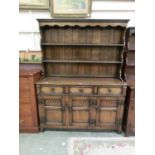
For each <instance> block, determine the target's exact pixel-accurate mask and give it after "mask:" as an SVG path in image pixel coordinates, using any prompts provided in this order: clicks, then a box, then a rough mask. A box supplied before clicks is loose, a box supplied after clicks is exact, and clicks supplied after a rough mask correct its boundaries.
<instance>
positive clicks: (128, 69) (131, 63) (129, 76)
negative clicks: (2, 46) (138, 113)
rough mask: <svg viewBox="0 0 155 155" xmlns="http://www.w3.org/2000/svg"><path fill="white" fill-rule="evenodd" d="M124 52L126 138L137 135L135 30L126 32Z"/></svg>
mask: <svg viewBox="0 0 155 155" xmlns="http://www.w3.org/2000/svg"><path fill="white" fill-rule="evenodd" d="M125 38H126V41H125V43H126V45H125V52H124V55H125V56H124V57H125V59H124V66H125V67H124V69H125V70H124V72H125V73H124V75H125V76H124V79H125V80H126V82H127V84H128V86H127V95H126V100H125V111H124V123H123V128H124V130H125V135H126V136H134V135H135V28H134V27H129V28H128V29H127V31H126V37H125Z"/></svg>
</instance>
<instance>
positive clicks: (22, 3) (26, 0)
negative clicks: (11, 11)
mask: <svg viewBox="0 0 155 155" xmlns="http://www.w3.org/2000/svg"><path fill="white" fill-rule="evenodd" d="M19 8H20V9H49V0H19Z"/></svg>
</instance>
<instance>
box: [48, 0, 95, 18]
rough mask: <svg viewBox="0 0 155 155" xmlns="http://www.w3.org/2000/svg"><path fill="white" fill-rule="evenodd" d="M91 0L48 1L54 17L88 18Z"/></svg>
mask: <svg viewBox="0 0 155 155" xmlns="http://www.w3.org/2000/svg"><path fill="white" fill-rule="evenodd" d="M91 7H92V0H50V11H51V15H52V16H54V17H88V16H90V15H91Z"/></svg>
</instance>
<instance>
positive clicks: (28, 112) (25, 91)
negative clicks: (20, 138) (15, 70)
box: [19, 69, 42, 132]
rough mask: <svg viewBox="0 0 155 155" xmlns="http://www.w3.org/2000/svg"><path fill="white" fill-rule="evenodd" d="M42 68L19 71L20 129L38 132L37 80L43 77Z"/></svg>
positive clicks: (21, 130)
mask: <svg viewBox="0 0 155 155" xmlns="http://www.w3.org/2000/svg"><path fill="white" fill-rule="evenodd" d="M41 73H42V72H41V70H36V69H35V70H34V69H33V70H23V69H22V70H20V71H19V130H20V132H38V131H39V126H38V110H37V104H36V93H35V82H36V81H38V80H40V78H41Z"/></svg>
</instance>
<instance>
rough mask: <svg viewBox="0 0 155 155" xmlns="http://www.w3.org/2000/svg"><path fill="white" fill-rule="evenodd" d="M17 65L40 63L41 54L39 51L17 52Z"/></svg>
mask: <svg viewBox="0 0 155 155" xmlns="http://www.w3.org/2000/svg"><path fill="white" fill-rule="evenodd" d="M19 63H33V64H34V63H36V64H41V63H42V53H41V52H39V51H28V52H27V51H19Z"/></svg>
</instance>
